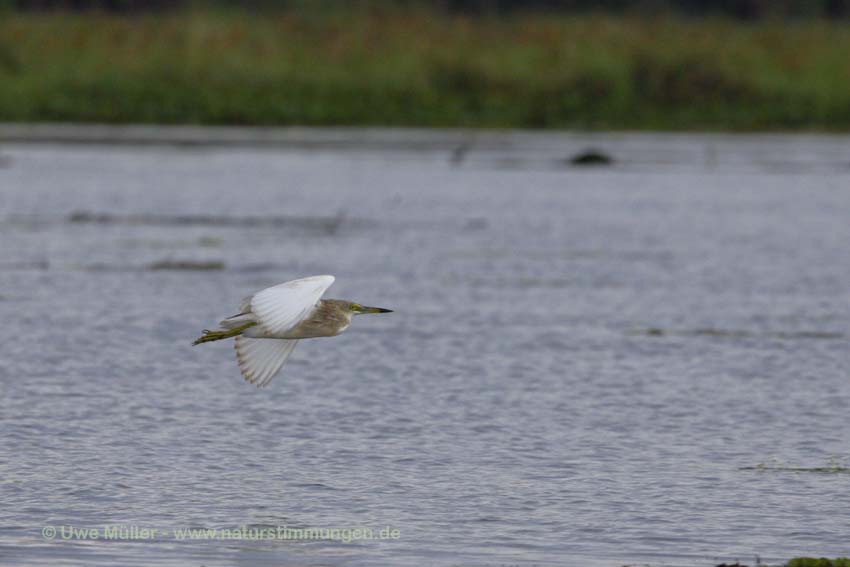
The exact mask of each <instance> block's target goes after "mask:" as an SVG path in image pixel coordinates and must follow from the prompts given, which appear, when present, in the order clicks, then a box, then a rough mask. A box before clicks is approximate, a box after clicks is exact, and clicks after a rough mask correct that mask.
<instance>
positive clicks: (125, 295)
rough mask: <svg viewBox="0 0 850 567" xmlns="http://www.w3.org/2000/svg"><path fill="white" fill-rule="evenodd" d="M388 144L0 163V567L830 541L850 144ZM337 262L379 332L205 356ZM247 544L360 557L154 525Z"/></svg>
mask: <svg viewBox="0 0 850 567" xmlns="http://www.w3.org/2000/svg"><path fill="white" fill-rule="evenodd" d="M408 134H409V140H408V141H410V143H406V139H407V138H406V137H405V133H404V132H401V133H393V132H391V133H384V134H383V136H384V138H381V133H380V132H378V133H375V132H373V131H370V132H361V131H356V130H354V131H346V132H345V134H344V136H342V138H343V139H342V141H340V140H338V139H337V138H333V140H332V141H333V143H327V144H321V143H312V144H301V145H299V144H298V143H290V144H281V145H273V144H272V145H262V146H256V147H253V146H241V147H233V146H226V145H223V146H216V145H212V146H203V145H201V146H180V147H178V146H173V145H171V146H169V145H156V144H149V145H145V146H134V145H121V146H107V145H101V146H98V145H64V146H63V145H55V144H48V143H43V144H29V145H27V144H17V145H15V144H9V143H7V144H5V145H3V146H0V155H2V157H3V162H2V163H3V165H2V167H0V242H2V247H0V313H2V315H3V319H4V321H5V329H6V333H5V340H3V341H2V342H0V359H2V361H3V364H2V365H0V388H2V396H0V501H2V504H3V505H2V507H0V560H1V561H0V562H2V563H3V564H4V565H40V564H48V563H50V564H67V565H73V564H85V565H114V564H122V565H161V566H166V565H167V566H172V565H173V566H178V565H179V566H185V565H201V564H203V565H207V566H214V565H231V564H240V565H269V564H274V565H345V566H349V565H350V566H357V565H363V566H365V565H370V566H371V565H411V566H413V565H429V564H434V565H464V566H482V567H483V566H496V565H561V564H567V563H569V564H574V565H578V564H587V565H600V566H602V565H606V566H616V565H621V564H623V563H632V564H645V563H651V564H653V565H683V566H690V565H708V564H713V563H711V562H712V561H715V562H718V563H719V562H723V561H727V562H731V561H734V560H735V559H740V560H741V561H744V562H754V561H755V560H756V559H755V558H756V556H759V557H760V559H761V560H762V561H767V562H774V563H776V562H781V561H783V560H787V559H788V558H790V557H792V556H795V555H804V554H805V555H826V556H836V555H842V554H847V553H848V551H850V547H848V545H849V544H848V541H850V516H848V513H847V510H848V509H850V474H848V472H850V468H848V467H850V462H848V459H850V436H849V435H848V434H850V431H849V430H848V423H850V422H849V421H848V407H850V371H849V369H850V354H848V352H850V351H848V347H849V346H850V285H849V284H848V282H850V256H848V243H850V222H848V220H850V191H848V187H850V150H848V147H850V140H848V139H846V138H840V137H814V136H807V137H740V138H736V137H718V136H706V137H701V136H672V137H671V136H592V137H590V136H588V137H582V136H557V135H551V134H548V135H540V136H534V135H526V134H521V135H520V134H517V135H465V136H459V135H445V136H440V135H438V134H418V136H419V137H417V135H416V134H415V133H408ZM304 135H305V136H315V137H316V138H317V139H321V137H322V136H323V135H324V134H322V132H321V131H319V132H317V133H315V134H313V133H310V131H307V133H306V134H304ZM376 136H377V139H378V142H376V141H375V139H376V138H375V137H376ZM429 136H430V137H429ZM382 139H383V140H384V143H379V142H380V140H382ZM423 139H424V140H425V141H426V142H427V143H424V142H423V141H422V140H423ZM314 142H315V140H314ZM367 142H368V143H367ZM583 148H601V149H603V150H604V151H606V152H609V153H611V155H612V156H613V157H614V159H615V161H614V164H613V166H611V167H594V168H579V167H571V166H570V164H569V158H570V157H571V156H572V155H574V154H575V153H576V152H577V151H580V150H581V149H583ZM323 273H332V274H334V275H336V276H337V282H336V284H335V285H334V286H333V287H332V288H331V290H330V292H329V294H328V295H329V296H330V297H337V298H346V299H352V300H356V301H358V302H361V303H364V304H367V305H379V306H383V307H388V308H391V309H395V310H396V312H395V313H393V314H391V315H385V316H374V317H362V318H358V319H357V320H356V321H355V322H354V324H353V325H352V327H351V328H350V329H349V331H348V332H347V333H345V334H344V335H342V336H340V337H337V338H334V339H317V340H311V341H303V342H302V343H301V344H299V346H298V348H297V349H296V351H295V354H294V355H293V358H292V359H291V360H290V362H289V364H288V365H287V367H286V368H285V370H284V372H283V374H282V375H280V376H278V377H277V378H276V379H275V380H274V381H273V382H272V384H271V386H270V387H269V388H267V389H265V390H257V389H255V388H253V387H251V386H249V385H248V384H246V383H244V382H243V381H242V379H241V377H240V376H239V373H238V370H237V367H236V364H235V361H234V357H233V351H232V347H231V345H230V344H229V341H228V342H227V343H225V342H222V343H216V344H212V345H203V346H201V347H197V348H192V347H191V346H190V343H191V341H192V340H193V339H194V338H195V337H196V336H197V335H198V333H199V331H200V330H201V329H203V328H208V327H210V326H211V325H214V324H215V322H216V321H218V320H219V319H220V318H222V317H224V316H228V315H232V314H233V313H235V309H236V307H237V306H238V304H239V301H240V299H241V298H242V297H243V296H245V295H247V294H249V293H250V292H252V291H254V290H257V289H260V288H262V287H265V286H268V285H271V284H274V283H278V282H281V281H285V280H288V279H293V278H296V277H301V276H306V275H312V274H323ZM116 525H126V526H134V527H136V528H137V529H145V528H146V529H149V530H154V529H155V530H158V531H157V533H156V535H155V536H154V537H153V538H152V539H147V538H145V537H141V534H139V533H138V532H136V534H135V535H136V537H132V538H131V539H132V540H133V541H120V540H114V539H110V538H109V537H104V536H108V534H106V533H105V532H104V531H103V528H104V526H116ZM62 526H65V531H64V532H63V529H62ZM242 526H246V527H247V528H246V529H247V530H248V531H249V534H250V530H251V529H254V530H259V529H260V528H268V529H275V530H276V528H277V526H287V527H289V528H308V527H314V528H335V529H338V530H346V529H349V530H350V529H354V528H369V529H372V530H374V532H373V535H374V537H375V539H358V540H356V541H351V542H344V541H333V540H328V539H321V540H312V541H292V540H291V538H290V539H286V538H285V537H282V538H279V537H277V536H275V537H274V538H271V539H267V540H266V541H256V540H252V539H250V537H249V536H245V537H243V536H241V535H238V536H237V537H233V538H230V539H226V538H223V537H219V536H220V533H218V534H215V535H214V536H213V539H210V540H207V541H179V540H178V538H177V536H176V535H175V530H182V529H185V528H210V529H212V528H219V529H220V528H228V529H239V528H240V527H242ZM49 527H53V528H56V529H57V530H58V531H57V533H56V535H55V537H54V538H53V539H46V538H44V537H43V535H42V532H43V530H44V529H45V528H49ZM70 527H73V528H75V529H77V530H82V529H87V528H88V529H97V530H98V532H95V535H97V536H98V539H93V538H92V535H91V534H92V532H87V535H82V532H80V531H77V532H75V533H74V534H73V535H71V534H69V532H68V531H67V530H68V529H70ZM387 527H388V528H390V529H395V530H398V532H397V533H396V534H395V535H396V536H397V537H386V538H385V539H380V536H381V533H380V530H382V529H385V528H387ZM240 533H241V532H240ZM256 533H259V532H256ZM341 533H342V532H337V534H336V535H340V534H341ZM386 533H389V532H386ZM48 535H49V529H48ZM112 535H113V536H114V535H115V533H114V532H113V533H112ZM349 535H353V534H349ZM63 536H68V537H69V539H65V537H63Z"/></svg>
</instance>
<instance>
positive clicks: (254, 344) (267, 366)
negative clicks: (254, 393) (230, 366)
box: [235, 337, 298, 388]
mask: <svg viewBox="0 0 850 567" xmlns="http://www.w3.org/2000/svg"><path fill="white" fill-rule="evenodd" d="M296 344H298V341H297V340H288V339H249V338H247V337H236V343H235V346H236V360H237V362H239V370H240V371H241V372H242V376H243V377H244V378H245V380H246V381H247V382H249V383H250V384H254V385H255V386H256V387H258V388H263V387H265V386H266V385H268V383H269V382H271V381H272V378H274V377H275V374H277V373H278V371H279V370H280V369H281V367H282V366H283V365H284V363H285V362H286V359H287V358H289V355H290V354H292V351H293V350H294V349H295V345H296Z"/></svg>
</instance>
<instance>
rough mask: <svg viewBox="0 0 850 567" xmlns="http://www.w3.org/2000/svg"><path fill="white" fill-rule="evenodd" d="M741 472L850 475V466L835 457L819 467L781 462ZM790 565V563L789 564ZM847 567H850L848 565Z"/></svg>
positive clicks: (752, 467) (760, 465) (845, 460)
mask: <svg viewBox="0 0 850 567" xmlns="http://www.w3.org/2000/svg"><path fill="white" fill-rule="evenodd" d="M738 470H741V471H756V472H793V473H816V474H850V464H848V459H847V458H844V459H840V460H839V459H838V458H837V457H833V458H831V459H830V460H829V463H827V464H826V465H823V466H819V467H791V466H787V465H784V464H781V463H779V462H776V463H774V464H766V463H759V464H757V465H755V466H749V467H740V468H739V469H738ZM789 565H790V563H789ZM847 567H850V565H848V566H847Z"/></svg>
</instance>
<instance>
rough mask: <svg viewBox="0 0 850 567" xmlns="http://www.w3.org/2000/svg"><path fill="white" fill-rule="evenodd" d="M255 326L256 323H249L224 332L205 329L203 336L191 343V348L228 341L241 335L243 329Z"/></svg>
mask: <svg viewBox="0 0 850 567" xmlns="http://www.w3.org/2000/svg"><path fill="white" fill-rule="evenodd" d="M256 324H257V323H256V321H251V322H249V323H245V324H244V325H240V326H238V327H234V328H232V329H227V330H225V331H209V330H207V329H204V334H203V335H201V336H200V337H198V338H197V339H195V342H193V343H192V346H195V345H199V344H201V343H209V342H212V341H221V340H224V339H229V338H230V337H235V336H238V335H241V334H242V332H243V331H244V330H245V329H248V328H249V327H253V326H254V325H256Z"/></svg>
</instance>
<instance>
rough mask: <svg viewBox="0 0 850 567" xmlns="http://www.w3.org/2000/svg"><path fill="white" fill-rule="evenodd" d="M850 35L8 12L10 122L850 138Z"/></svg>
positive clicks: (413, 17) (674, 23)
mask: <svg viewBox="0 0 850 567" xmlns="http://www.w3.org/2000/svg"><path fill="white" fill-rule="evenodd" d="M848 53H850V28H848V27H847V26H846V25H844V24H838V23H829V22H826V21H808V22H802V21H801V22H796V23H780V22H767V23H758V24H743V23H738V22H733V21H729V20H708V21H697V20H681V19H674V18H662V19H654V20H650V19H639V18H614V17H610V16H594V15H584V16H565V15H557V16H556V15H551V16H542V15H536V16H535V15H516V16H514V17H511V18H504V19H500V18H495V17H485V16H481V17H468V16H467V17H464V16H459V15H448V14H445V13H436V12H428V11H423V10H417V9H412V8H411V9H408V10H406V11H399V10H388V9H384V10H375V9H372V10H368V11H366V10H364V11H358V12H351V13H346V12H341V11H339V10H335V11H331V12H329V13H325V14H319V13H315V12H312V13H308V12H303V13H302V12H291V13H265V14H247V13H230V12H228V13H220V12H219V13H216V12H212V13H209V12H206V13H197V14H193V13H188V12H187V13H163V14H149V15H136V16H116V15H102V14H101V15H91V14H90V15H75V14H16V13H10V12H0V121H77V122H106V123H195V124H254V125H290V124H302V125H308V124H309V125H405V126H480V127H530V128H536V127H540V128H544V127H545V128H587V129H672V130H684V129H708V130H788V129H817V130H850V57H847V54H848Z"/></svg>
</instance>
